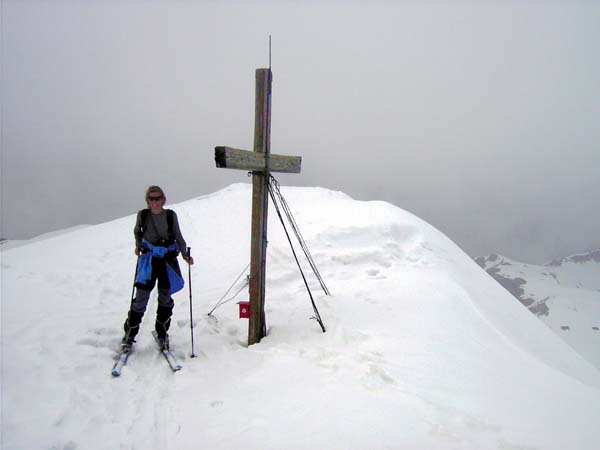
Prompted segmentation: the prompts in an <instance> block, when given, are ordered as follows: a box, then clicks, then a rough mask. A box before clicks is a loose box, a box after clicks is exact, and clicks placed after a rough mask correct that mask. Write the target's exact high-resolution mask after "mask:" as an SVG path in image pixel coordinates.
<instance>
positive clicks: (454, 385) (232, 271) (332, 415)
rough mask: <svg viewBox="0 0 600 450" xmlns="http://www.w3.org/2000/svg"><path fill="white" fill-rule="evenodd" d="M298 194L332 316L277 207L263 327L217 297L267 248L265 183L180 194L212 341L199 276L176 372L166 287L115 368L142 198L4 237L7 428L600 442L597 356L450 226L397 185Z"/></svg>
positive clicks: (546, 445)
mask: <svg viewBox="0 0 600 450" xmlns="http://www.w3.org/2000/svg"><path fill="white" fill-rule="evenodd" d="M283 194H284V195H285V196H286V198H287V200H288V203H289V204H290V207H291V208H292V210H293V213H294V216H295V218H296V220H297V222H298V224H299V225H300V228H301V230H302V234H303V236H304V238H305V239H306V242H307V244H308V246H309V247H310V249H311V253H312V255H313V257H314V259H315V261H316V264H317V266H318V267H319V270H320V272H321V274H322V275H323V277H324V279H325V281H326V282H327V285H328V287H329V288H330V290H331V292H332V293H333V295H332V296H331V297H327V296H325V295H324V294H322V293H319V292H320V291H319V290H318V283H317V280H314V279H311V280H310V283H312V285H314V289H313V293H314V294H315V301H316V303H317V305H318V307H319V310H320V312H321V315H322V317H323V320H324V322H325V325H326V327H327V333H322V332H321V330H320V328H319V326H318V325H317V324H316V323H315V322H314V321H311V320H310V317H311V314H312V308H311V305H310V301H309V299H308V297H307V295H306V293H305V290H304V286H303V283H302V280H301V279H300V277H299V275H298V273H297V267H296V266H295V261H294V260H293V258H292V256H291V253H290V250H289V248H288V243H287V240H286V238H285V235H284V234H283V232H282V230H281V229H280V228H279V227H280V226H279V223H278V222H277V218H276V217H275V216H274V215H273V214H270V218H269V248H268V260H267V278H268V280H267V303H266V314H267V325H268V335H267V337H266V338H264V339H263V341H262V342H261V343H260V344H258V345H254V346H252V347H250V348H248V347H246V344H245V342H246V339H247V322H245V321H244V320H240V319H238V318H237V311H236V309H237V305H235V303H234V302H231V303H228V304H226V305H224V306H223V307H222V308H220V309H218V310H217V311H216V312H215V313H214V314H213V315H212V316H210V317H209V316H207V315H206V312H207V311H209V310H210V309H211V308H212V306H213V305H214V303H215V302H216V300H217V299H218V298H219V297H220V296H221V294H222V293H223V292H224V291H225V289H226V288H227V287H228V286H229V285H230V284H231V282H232V281H233V280H234V279H235V277H236V276H237V275H238V274H239V272H240V271H241V270H242V269H243V268H244V267H245V265H246V264H247V261H248V258H249V247H250V242H249V230H250V199H251V187H250V186H249V185H247V184H235V185H231V186H229V187H228V188H226V189H223V190H221V191H218V192H215V193H213V194H211V195H208V196H203V197H199V198H197V199H193V200H189V201H187V202H182V203H180V204H176V205H171V207H172V208H173V209H174V210H175V211H176V212H177V214H178V216H179V220H180V223H181V227H182V230H183V232H184V235H185V237H186V239H187V241H188V243H189V244H190V245H191V246H192V247H193V249H194V255H195V259H196V265H195V266H194V267H193V269H192V275H193V280H194V284H193V285H194V292H193V294H194V313H195V314H194V330H195V343H196V353H197V355H198V357H197V358H195V359H190V358H189V351H190V348H189V331H190V322H189V309H188V308H189V304H188V298H187V292H186V290H184V292H181V293H178V294H176V295H175V296H174V299H175V302H176V306H175V312H174V318H173V325H172V328H171V331H170V333H171V338H172V339H171V347H172V351H173V353H174V354H175V356H176V357H177V358H178V359H180V360H181V361H182V364H183V366H184V368H183V369H182V370H181V371H179V372H178V373H177V374H176V375H173V373H171V370H170V369H169V368H168V367H167V366H166V365H165V364H164V361H160V360H159V358H162V355H160V353H158V352H157V351H156V348H155V344H154V342H153V339H152V337H151V335H150V332H151V330H152V328H153V320H152V319H153V317H152V316H153V313H154V308H155V307H156V304H155V303H152V304H150V305H149V308H148V312H147V315H146V317H145V318H144V322H143V323H142V327H141V330H140V333H139V335H138V336H139V338H138V342H137V348H136V351H135V353H134V354H132V357H131V359H130V361H129V362H128V366H127V373H126V374H125V373H124V374H123V376H122V377H120V378H116V379H113V378H112V377H111V375H110V367H111V366H112V364H111V361H112V359H111V358H112V357H113V356H114V355H115V350H116V348H117V347H118V343H119V340H120V338H121V334H122V323H123V320H124V318H125V313H126V311H127V308H128V302H129V295H130V292H131V282H132V277H133V268H134V262H135V257H134V255H133V236H132V228H133V224H134V220H135V218H134V216H129V217H125V218H123V219H119V220H116V221H112V222H108V223H105V224H101V225H97V226H91V227H86V228H83V229H79V230H76V231H73V232H69V233H65V234H62V235H60V236H57V237H55V238H51V239H45V240H43V241H38V242H32V243H30V244H27V245H23V246H20V247H18V248H12V249H7V250H2V402H3V404H2V410H3V423H2V439H3V442H2V444H3V448H6V449H7V450H12V449H25V448H26V449H32V450H35V449H48V448H51V449H70V450H75V449H80V448H81V449H84V448H85V449H92V450H97V449H111V450H113V449H119V448H121V449H144V450H153V449H156V450H158V449H165V448H173V449H178V450H179V449H182V450H187V449H196V448H210V449H232V448H241V447H244V448H250V449H281V448H286V449H314V448H320V449H365V448H372V449H379V448H410V449H432V448H435V449H454V448H462V449H478V450H479V449H516V448H523V449H524V448H538V449H560V448H577V449H594V448H595V447H596V445H597V442H598V440H599V439H600V431H599V430H598V427H597V426H596V425H597V424H596V422H597V417H598V416H599V414H600V406H599V405H600V373H599V372H598V370H597V369H596V368H594V367H593V366H592V365H591V364H589V363H588V362H587V361H586V360H585V359H584V358H582V357H581V356H580V355H579V354H578V353H576V352H574V351H573V350H572V348H571V347H569V346H568V345H567V344H565V343H564V342H563V341H562V340H561V339H559V338H558V337H557V336H556V335H555V334H554V333H553V332H552V331H551V330H550V329H548V328H547V327H546V326H544V325H543V324H542V323H540V322H539V321H538V320H537V319H536V317H534V316H533V315H532V314H530V313H529V312H528V311H526V309H525V308H523V307H522V305H521V304H519V303H518V302H517V301H516V300H514V298H513V297H512V296H511V295H510V294H509V293H507V292H506V291H505V290H504V289H502V287H500V286H499V285H498V284H497V283H495V282H494V281H493V280H492V279H491V278H490V277H488V276H487V275H486V274H485V273H484V272H483V271H482V270H481V269H480V267H478V266H477V265H476V264H475V263H474V262H473V261H472V260H471V259H470V258H469V257H468V256H467V255H466V254H465V253H464V252H463V251H462V250H460V249H459V248H458V247H457V246H456V245H455V244H454V243H453V242H451V241H450V240H449V239H448V238H447V237H445V236H444V235H442V234H441V233H440V232H439V231H438V230H436V229H435V228H434V227H432V226H431V225H429V224H427V223H425V222H424V221H422V220H421V219H419V218H417V217H415V216H413V215H411V214H410V213H408V212H406V211H403V210H401V209H399V208H397V207H395V206H393V205H391V204H389V203H385V202H360V201H355V200H353V199H351V198H350V197H348V196H347V195H345V194H343V193H340V192H334V191H329V190H326V189H321V188H283ZM82 249H83V250H82ZM240 283H242V281H240ZM311 287H312V286H311ZM152 301H154V302H155V299H154V300H152ZM24 367H26V368H27V370H23V368H24ZM566 405H568V408H565V406H566Z"/></svg>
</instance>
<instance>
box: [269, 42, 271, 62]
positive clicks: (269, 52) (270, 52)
mask: <svg viewBox="0 0 600 450" xmlns="http://www.w3.org/2000/svg"><path fill="white" fill-rule="evenodd" d="M269 70H271V35H269Z"/></svg>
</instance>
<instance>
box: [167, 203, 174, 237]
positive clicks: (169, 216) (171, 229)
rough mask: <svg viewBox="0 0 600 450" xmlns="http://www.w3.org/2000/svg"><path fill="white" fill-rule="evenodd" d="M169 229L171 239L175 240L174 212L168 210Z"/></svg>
mask: <svg viewBox="0 0 600 450" xmlns="http://www.w3.org/2000/svg"><path fill="white" fill-rule="evenodd" d="M167 227H168V230H169V231H168V233H169V239H174V236H173V210H172V209H167Z"/></svg>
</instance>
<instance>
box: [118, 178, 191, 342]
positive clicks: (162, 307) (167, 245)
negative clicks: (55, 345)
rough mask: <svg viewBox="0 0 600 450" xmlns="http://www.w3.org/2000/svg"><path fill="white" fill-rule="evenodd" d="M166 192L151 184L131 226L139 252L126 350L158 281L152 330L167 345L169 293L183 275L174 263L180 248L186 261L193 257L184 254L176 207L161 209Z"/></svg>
mask: <svg viewBox="0 0 600 450" xmlns="http://www.w3.org/2000/svg"><path fill="white" fill-rule="evenodd" d="M165 201H166V196H165V193H164V192H163V190H162V189H161V188H160V187H159V186H150V187H149V188H148V189H147V190H146V204H147V205H148V208H147V209H143V210H141V211H139V212H138V215H137V221H136V224H135V227H134V229H133V233H134V235H135V254H136V255H137V256H138V262H137V270H136V278H135V288H136V294H135V297H134V298H132V300H131V306H130V309H129V312H128V314H127V319H126V320H125V324H124V329H125V335H124V336H123V340H122V343H121V345H122V347H123V351H129V350H130V349H131V346H132V345H133V343H134V342H135V340H134V338H135V336H136V334H137V333H138V331H139V327H140V323H141V322H142V317H143V316H144V312H145V311H146V306H147V305H148V299H149V298H150V292H151V291H152V289H154V286H155V284H156V282H157V281H158V308H157V310H156V323H155V330H156V334H157V335H158V339H159V343H160V345H161V346H162V347H163V348H165V349H166V350H168V349H169V335H168V333H167V331H168V330H169V326H170V324H171V315H172V314H173V306H174V302H173V299H172V298H171V295H172V294H173V293H175V292H177V291H179V290H181V289H182V288H183V277H182V276H181V271H180V269H179V264H178V263H177V255H178V254H179V253H180V252H181V254H182V257H183V259H184V260H185V262H187V263H188V264H189V265H192V264H194V259H193V258H192V257H191V256H189V255H188V254H187V245H186V243H185V240H184V239H183V236H182V235H181V230H180V229H179V222H178V221H177V214H175V211H172V210H169V209H164V208H163V206H164V205H165Z"/></svg>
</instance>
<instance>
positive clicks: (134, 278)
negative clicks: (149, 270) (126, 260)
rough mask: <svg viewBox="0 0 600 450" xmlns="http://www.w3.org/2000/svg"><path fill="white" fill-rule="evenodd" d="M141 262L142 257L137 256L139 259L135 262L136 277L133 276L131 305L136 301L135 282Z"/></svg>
mask: <svg viewBox="0 0 600 450" xmlns="http://www.w3.org/2000/svg"><path fill="white" fill-rule="evenodd" d="M139 262H140V255H137V259H136V260H135V275H134V276H133V286H132V288H131V304H133V299H134V297H133V295H134V294H135V280H137V274H138V266H139Z"/></svg>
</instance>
